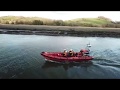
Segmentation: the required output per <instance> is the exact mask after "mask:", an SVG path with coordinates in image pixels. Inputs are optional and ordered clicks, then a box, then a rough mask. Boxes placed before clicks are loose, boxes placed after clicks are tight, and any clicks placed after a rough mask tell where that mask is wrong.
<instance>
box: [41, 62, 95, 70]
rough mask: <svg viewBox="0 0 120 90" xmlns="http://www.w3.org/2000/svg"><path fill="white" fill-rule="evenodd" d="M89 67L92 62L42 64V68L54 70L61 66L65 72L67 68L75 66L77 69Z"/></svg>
mask: <svg viewBox="0 0 120 90" xmlns="http://www.w3.org/2000/svg"><path fill="white" fill-rule="evenodd" d="M91 65H93V62H92V61H88V62H79V63H56V62H50V61H46V62H45V63H44V64H43V66H42V68H43V69H47V68H56V67H60V66H62V67H63V68H64V69H65V70H68V69H69V68H72V67H74V66H77V67H89V66H91Z"/></svg>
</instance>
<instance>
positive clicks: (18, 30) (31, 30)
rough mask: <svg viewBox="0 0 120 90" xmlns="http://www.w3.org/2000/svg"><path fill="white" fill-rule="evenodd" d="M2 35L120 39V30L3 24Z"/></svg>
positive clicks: (0, 29) (0, 28) (1, 26)
mask: <svg viewBox="0 0 120 90" xmlns="http://www.w3.org/2000/svg"><path fill="white" fill-rule="evenodd" d="M0 34H22V35H50V36H77V37H120V28H100V27H71V26H45V25H3V24H2V25H0Z"/></svg>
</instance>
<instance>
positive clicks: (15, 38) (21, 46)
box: [0, 34, 120, 79]
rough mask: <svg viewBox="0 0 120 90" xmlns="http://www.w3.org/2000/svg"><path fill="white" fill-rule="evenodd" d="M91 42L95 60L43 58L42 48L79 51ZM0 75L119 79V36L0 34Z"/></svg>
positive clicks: (24, 77)
mask: <svg viewBox="0 0 120 90" xmlns="http://www.w3.org/2000/svg"><path fill="white" fill-rule="evenodd" d="M89 42H90V43H91V45H92V47H91V55H92V56H94V58H95V59H94V60H93V61H91V62H81V63H78V64H75V63H71V64H58V63H51V62H46V61H45V59H44V58H43V57H42V56H41V55H40V53H41V52H42V51H50V52H51V51H54V52H55V51H63V49H65V48H66V49H67V50H69V49H71V48H72V49H73V50H74V51H79V50H80V49H82V48H85V46H86V44H87V43H89ZM0 78H1V79H4V78H5V79H6V78H7V79H104V78H105V79H109V78H110V79H111V78H115V79H119V78H120V38H100V37H70V36H69V37H68V36H67V37H66V36H42V35H11V34H0Z"/></svg>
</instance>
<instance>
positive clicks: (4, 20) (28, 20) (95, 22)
mask: <svg viewBox="0 0 120 90" xmlns="http://www.w3.org/2000/svg"><path fill="white" fill-rule="evenodd" d="M0 23H1V24H25V25H27V24H28V25H53V26H87V27H94V26H95V27H102V26H106V25H107V27H108V26H112V27H113V26H115V25H116V24H113V23H112V21H111V20H110V19H108V18H105V17H102V16H100V17H98V18H77V19H72V20H66V21H62V20H52V19H48V18H42V17H23V16H2V17H0ZM111 24H112V25H111ZM117 25H119V26H120V24H117Z"/></svg>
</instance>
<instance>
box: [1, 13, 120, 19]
mask: <svg viewBox="0 0 120 90" xmlns="http://www.w3.org/2000/svg"><path fill="white" fill-rule="evenodd" d="M0 16H25V17H43V18H49V19H55V20H70V19H76V18H96V17H98V16H104V17H107V18H110V19H111V20H113V21H120V11H0Z"/></svg>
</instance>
